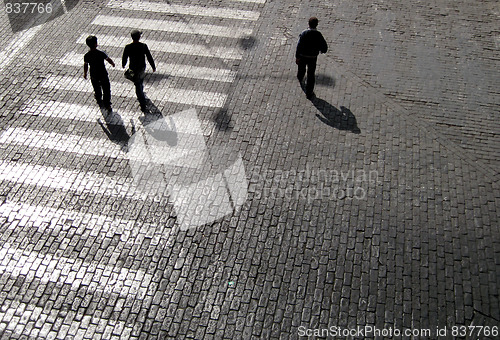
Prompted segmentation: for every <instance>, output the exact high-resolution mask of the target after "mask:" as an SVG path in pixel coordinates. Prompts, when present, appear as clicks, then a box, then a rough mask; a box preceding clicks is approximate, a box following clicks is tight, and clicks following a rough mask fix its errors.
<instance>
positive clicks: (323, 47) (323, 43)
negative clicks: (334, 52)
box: [319, 34, 328, 53]
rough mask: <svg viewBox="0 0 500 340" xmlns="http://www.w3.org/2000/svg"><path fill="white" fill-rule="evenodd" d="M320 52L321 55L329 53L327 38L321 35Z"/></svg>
mask: <svg viewBox="0 0 500 340" xmlns="http://www.w3.org/2000/svg"><path fill="white" fill-rule="evenodd" d="M320 44H321V45H320V49H319V50H320V51H321V53H326V52H327V51H328V45H327V43H326V40H325V38H324V37H323V34H321V39H320Z"/></svg>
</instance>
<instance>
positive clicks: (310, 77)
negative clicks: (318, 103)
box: [306, 58, 316, 98]
mask: <svg viewBox="0 0 500 340" xmlns="http://www.w3.org/2000/svg"><path fill="white" fill-rule="evenodd" d="M315 72H316V58H310V59H308V60H307V84H306V96H307V98H310V97H312V96H313V94H314V84H315V82H316V79H315V75H314V73H315Z"/></svg>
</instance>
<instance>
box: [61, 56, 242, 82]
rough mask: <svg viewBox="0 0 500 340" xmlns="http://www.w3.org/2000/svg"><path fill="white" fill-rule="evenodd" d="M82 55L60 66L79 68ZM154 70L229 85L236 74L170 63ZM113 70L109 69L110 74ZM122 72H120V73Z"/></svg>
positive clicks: (158, 66)
mask: <svg viewBox="0 0 500 340" xmlns="http://www.w3.org/2000/svg"><path fill="white" fill-rule="evenodd" d="M83 56H84V55H83V54H78V53H75V52H69V53H67V54H66V55H65V56H64V57H62V58H61V60H60V61H59V63H60V64H62V65H67V66H75V67H81V66H82V65H83ZM110 58H111V59H114V60H120V59H119V57H116V56H110ZM156 68H157V69H158V71H159V72H162V73H165V74H168V75H171V76H174V77H183V78H192V79H202V80H212V81H218V82H226V83H231V82H233V81H234V79H235V78H236V72H234V71H231V70H227V69H220V68H210V67H197V66H191V65H181V64H170V63H156ZM113 70H114V69H112V68H111V69H109V70H108V72H112V71H113ZM120 72H122V71H120Z"/></svg>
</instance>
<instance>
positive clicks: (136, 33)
mask: <svg viewBox="0 0 500 340" xmlns="http://www.w3.org/2000/svg"><path fill="white" fill-rule="evenodd" d="M141 35H142V32H141V31H138V30H133V31H132V32H130V36H131V37H132V40H133V41H139V39H141Z"/></svg>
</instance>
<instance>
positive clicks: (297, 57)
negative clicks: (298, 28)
mask: <svg viewBox="0 0 500 340" xmlns="http://www.w3.org/2000/svg"><path fill="white" fill-rule="evenodd" d="M302 35H303V34H302V33H301V34H300V35H299V41H298V42H297V48H296V49H295V63H297V64H298V63H299V61H300V54H301V52H302Z"/></svg>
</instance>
